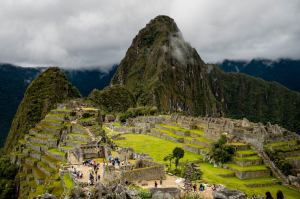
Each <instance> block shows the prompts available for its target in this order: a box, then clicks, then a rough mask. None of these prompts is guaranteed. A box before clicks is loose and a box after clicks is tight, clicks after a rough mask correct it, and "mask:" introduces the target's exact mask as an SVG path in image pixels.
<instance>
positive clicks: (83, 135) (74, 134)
mask: <svg viewBox="0 0 300 199" xmlns="http://www.w3.org/2000/svg"><path fill="white" fill-rule="evenodd" d="M68 135H73V136H79V137H90V136H89V135H86V134H76V133H69V134H68Z"/></svg>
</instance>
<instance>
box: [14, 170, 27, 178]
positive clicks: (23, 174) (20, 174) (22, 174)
mask: <svg viewBox="0 0 300 199" xmlns="http://www.w3.org/2000/svg"><path fill="white" fill-rule="evenodd" d="M25 175H26V174H25V173H24V172H23V171H22V172H18V174H17V175H16V176H17V177H20V176H25Z"/></svg>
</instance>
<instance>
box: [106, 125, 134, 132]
mask: <svg viewBox="0 0 300 199" xmlns="http://www.w3.org/2000/svg"><path fill="white" fill-rule="evenodd" d="M110 129H111V130H113V131H118V132H121V133H134V132H135V129H134V128H128V127H120V126H113V125H110Z"/></svg>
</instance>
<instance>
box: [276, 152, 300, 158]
mask: <svg viewBox="0 0 300 199" xmlns="http://www.w3.org/2000/svg"><path fill="white" fill-rule="evenodd" d="M279 155H282V156H283V157H296V156H300V151H293V152H286V153H279Z"/></svg>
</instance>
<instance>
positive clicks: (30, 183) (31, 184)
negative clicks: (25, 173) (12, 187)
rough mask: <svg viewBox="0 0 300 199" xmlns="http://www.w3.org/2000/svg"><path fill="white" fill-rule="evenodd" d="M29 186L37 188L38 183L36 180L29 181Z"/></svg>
mask: <svg viewBox="0 0 300 199" xmlns="http://www.w3.org/2000/svg"><path fill="white" fill-rule="evenodd" d="M28 186H30V187H31V188H37V184H36V182H35V181H34V180H31V181H29V183H28Z"/></svg>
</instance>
